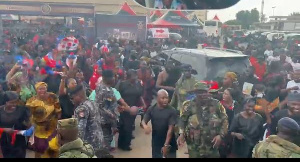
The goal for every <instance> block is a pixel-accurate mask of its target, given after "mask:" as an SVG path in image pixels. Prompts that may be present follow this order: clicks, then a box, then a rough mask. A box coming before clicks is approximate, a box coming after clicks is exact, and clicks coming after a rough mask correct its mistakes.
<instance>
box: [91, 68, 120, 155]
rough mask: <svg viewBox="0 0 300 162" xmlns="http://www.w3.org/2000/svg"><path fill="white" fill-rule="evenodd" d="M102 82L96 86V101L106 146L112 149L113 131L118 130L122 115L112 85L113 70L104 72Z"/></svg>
mask: <svg viewBox="0 0 300 162" xmlns="http://www.w3.org/2000/svg"><path fill="white" fill-rule="evenodd" d="M102 79H103V80H102V82H101V83H100V84H99V85H98V86H97V88H96V102H97V105H98V107H99V111H100V113H101V114H102V115H101V127H102V131H103V136H104V143H105V146H104V147H105V148H106V149H108V150H109V149H110V143H111V142H112V140H113V133H114V132H115V131H116V130H117V121H118V118H119V116H120V114H119V112H118V109H117V108H118V103H117V100H116V97H115V96H114V92H113V89H112V86H113V85H114V73H113V71H112V70H104V71H103V72H102Z"/></svg>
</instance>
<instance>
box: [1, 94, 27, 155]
mask: <svg viewBox="0 0 300 162" xmlns="http://www.w3.org/2000/svg"><path fill="white" fill-rule="evenodd" d="M3 100H4V102H5V105H4V106H1V107H0V143H1V149H2V155H3V157H4V158H25V157H26V140H25V137H24V136H21V135H17V134H16V133H17V132H16V131H14V130H23V129H27V128H28V127H27V126H28V123H29V117H30V112H29V110H28V109H27V108H26V107H24V106H18V101H19V95H18V94H17V93H16V92H13V91H7V92H5V93H4V95H3Z"/></svg>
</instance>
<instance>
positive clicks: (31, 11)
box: [0, 1, 95, 17]
mask: <svg viewBox="0 0 300 162" xmlns="http://www.w3.org/2000/svg"><path fill="white" fill-rule="evenodd" d="M94 8H95V7H94V6H93V5H81V4H80V5H79V4H68V3H43V2H14V1H0V14H15V15H33V16H35V15H39V16H71V17H84V16H85V17H94V13H95V9H94Z"/></svg>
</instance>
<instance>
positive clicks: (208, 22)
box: [205, 21, 217, 26]
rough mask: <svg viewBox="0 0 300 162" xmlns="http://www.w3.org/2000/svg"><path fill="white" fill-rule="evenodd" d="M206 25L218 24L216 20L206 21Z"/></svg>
mask: <svg viewBox="0 0 300 162" xmlns="http://www.w3.org/2000/svg"><path fill="white" fill-rule="evenodd" d="M205 26H217V22H216V21H205Z"/></svg>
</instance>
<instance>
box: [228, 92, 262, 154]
mask: <svg viewBox="0 0 300 162" xmlns="http://www.w3.org/2000/svg"><path fill="white" fill-rule="evenodd" d="M254 106H255V99H254V98H248V99H246V101H245V102H244V111H242V112H241V113H239V114H237V115H236V116H235V117H234V118H233V120H232V123H231V126H230V129H229V133H230V134H231V136H232V137H233V146H232V156H233V157H238V158H251V155H252V149H253V147H254V146H255V145H256V144H257V143H258V141H259V140H260V139H261V138H262V136H263V133H264V129H263V123H264V122H263V118H262V117H261V115H259V114H257V113H255V112H254Z"/></svg>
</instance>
